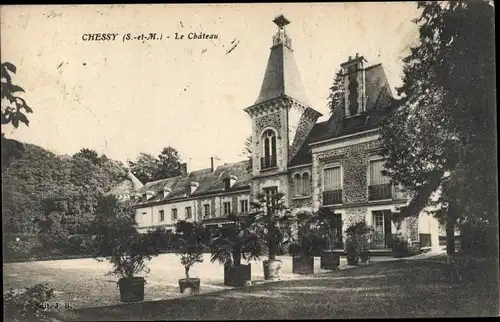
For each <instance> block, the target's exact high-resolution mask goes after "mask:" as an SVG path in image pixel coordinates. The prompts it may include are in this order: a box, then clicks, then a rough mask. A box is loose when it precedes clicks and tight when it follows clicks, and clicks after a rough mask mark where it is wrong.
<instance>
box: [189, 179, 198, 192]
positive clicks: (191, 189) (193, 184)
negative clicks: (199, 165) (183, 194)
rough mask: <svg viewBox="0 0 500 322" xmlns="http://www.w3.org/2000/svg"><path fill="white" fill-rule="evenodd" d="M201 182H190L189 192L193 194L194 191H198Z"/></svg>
mask: <svg viewBox="0 0 500 322" xmlns="http://www.w3.org/2000/svg"><path fill="white" fill-rule="evenodd" d="M199 185H200V184H199V183H198V182H194V181H192V182H191V183H190V184H189V191H188V194H192V193H193V192H195V191H196V189H198V187H199Z"/></svg>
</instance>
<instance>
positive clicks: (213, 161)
mask: <svg viewBox="0 0 500 322" xmlns="http://www.w3.org/2000/svg"><path fill="white" fill-rule="evenodd" d="M216 161H220V159H219V157H214V156H212V157H210V170H212V173H214V172H215V169H217V162H216Z"/></svg>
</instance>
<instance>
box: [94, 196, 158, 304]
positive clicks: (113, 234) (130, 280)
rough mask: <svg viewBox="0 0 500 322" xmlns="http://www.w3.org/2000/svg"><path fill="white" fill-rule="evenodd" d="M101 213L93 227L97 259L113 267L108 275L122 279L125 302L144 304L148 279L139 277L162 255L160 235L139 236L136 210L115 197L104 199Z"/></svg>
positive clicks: (152, 233) (121, 293) (121, 286)
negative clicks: (154, 259)
mask: <svg viewBox="0 0 500 322" xmlns="http://www.w3.org/2000/svg"><path fill="white" fill-rule="evenodd" d="M98 210H100V211H102V213H98V216H97V219H96V221H94V223H93V224H92V225H91V230H92V231H93V237H94V238H93V241H92V245H91V250H92V252H93V257H94V258H95V259H96V260H97V261H104V260H108V261H109V262H110V263H111V264H112V267H113V268H112V270H111V271H110V272H108V273H107V275H117V276H119V277H120V279H119V280H118V286H119V289H120V300H121V301H122V302H138V301H142V300H144V284H145V278H144V277H142V276H137V275H139V274H140V273H146V274H147V273H148V272H149V269H148V267H147V262H149V261H150V260H151V259H152V258H153V257H155V256H157V255H158V254H159V253H160V244H161V241H160V240H159V235H158V234H157V233H156V232H148V233H146V234H139V233H137V231H136V229H135V226H134V224H135V222H134V219H133V216H132V214H133V210H131V209H130V208H129V207H127V206H126V205H125V204H123V203H118V202H117V200H116V198H114V197H112V196H110V197H105V198H103V199H101V201H100V204H99V205H98Z"/></svg>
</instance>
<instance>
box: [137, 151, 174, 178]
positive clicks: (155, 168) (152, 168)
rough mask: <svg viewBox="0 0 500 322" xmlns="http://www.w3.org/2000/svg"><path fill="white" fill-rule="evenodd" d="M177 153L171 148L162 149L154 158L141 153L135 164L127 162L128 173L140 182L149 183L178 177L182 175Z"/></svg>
mask: <svg viewBox="0 0 500 322" xmlns="http://www.w3.org/2000/svg"><path fill="white" fill-rule="evenodd" d="M180 159H181V158H180V155H179V152H178V151H177V150H176V149H175V148H173V147H170V146H168V147H166V148H164V149H163V150H162V151H161V153H160V155H159V156H158V157H157V158H156V157H154V156H153V155H151V154H147V153H141V154H139V157H138V158H137V160H136V161H135V162H133V161H128V164H129V166H130V171H131V172H132V173H133V174H134V175H135V176H136V177H137V179H139V180H140V181H141V182H150V181H155V180H160V179H165V178H170V177H174V176H178V175H180V174H181V173H182V170H181V161H180Z"/></svg>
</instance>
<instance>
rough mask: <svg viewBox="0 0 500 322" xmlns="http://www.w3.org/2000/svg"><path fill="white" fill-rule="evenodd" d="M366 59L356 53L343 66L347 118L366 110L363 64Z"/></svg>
mask: <svg viewBox="0 0 500 322" xmlns="http://www.w3.org/2000/svg"><path fill="white" fill-rule="evenodd" d="M365 62H366V59H365V58H364V57H363V56H360V55H359V53H356V56H355V57H354V58H353V57H352V56H349V59H348V61H346V62H345V63H343V64H341V65H340V67H341V68H342V73H343V75H344V88H345V91H344V106H345V116H346V117H349V116H354V115H357V114H360V113H362V112H364V111H365V110H366V106H365V105H366V97H365V69H364V66H363V64H364V63H365Z"/></svg>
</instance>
